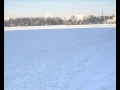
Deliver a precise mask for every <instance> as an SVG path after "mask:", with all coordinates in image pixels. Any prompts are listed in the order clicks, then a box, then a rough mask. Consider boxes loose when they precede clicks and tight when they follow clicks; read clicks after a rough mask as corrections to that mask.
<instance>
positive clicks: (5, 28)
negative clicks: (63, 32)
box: [4, 24, 116, 31]
mask: <svg viewBox="0 0 120 90" xmlns="http://www.w3.org/2000/svg"><path fill="white" fill-rule="evenodd" d="M103 27H104V28H110V27H111V28H112V27H113V28H115V27H116V24H91V25H50V26H26V27H25V26H21V27H4V31H11V30H12V31H13V30H33V29H37V30H40V29H44V30H45V29H74V28H103Z"/></svg>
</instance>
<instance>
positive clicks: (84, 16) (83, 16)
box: [73, 15, 92, 20]
mask: <svg viewBox="0 0 120 90" xmlns="http://www.w3.org/2000/svg"><path fill="white" fill-rule="evenodd" d="M73 16H74V17H76V20H85V19H87V18H90V17H91V16H92V15H73Z"/></svg>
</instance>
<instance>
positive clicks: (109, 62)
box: [4, 25, 116, 90]
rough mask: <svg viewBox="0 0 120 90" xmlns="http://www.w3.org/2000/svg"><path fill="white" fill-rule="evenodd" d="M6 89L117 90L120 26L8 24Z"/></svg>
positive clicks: (5, 65)
mask: <svg viewBox="0 0 120 90" xmlns="http://www.w3.org/2000/svg"><path fill="white" fill-rule="evenodd" d="M4 75H5V76H4V89H5V90H116V26H115V25H101V26H99V25H93V26H92V25H91V26H90V25H88V26H69V27H68V26H56V27H52V26H51V27H50V26H49V27H48V26H44V27H21V28H20V27H11V28H10V27H9V28H8V27H5V31H4Z"/></svg>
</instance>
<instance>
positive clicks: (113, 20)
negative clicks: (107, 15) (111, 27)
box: [106, 15, 116, 24]
mask: <svg viewBox="0 0 120 90" xmlns="http://www.w3.org/2000/svg"><path fill="white" fill-rule="evenodd" d="M106 23H108V24H112V23H116V15H113V17H112V19H107V21H106Z"/></svg>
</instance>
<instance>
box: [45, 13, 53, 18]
mask: <svg viewBox="0 0 120 90" xmlns="http://www.w3.org/2000/svg"><path fill="white" fill-rule="evenodd" d="M45 18H53V15H52V14H51V13H49V12H47V14H46V15H45Z"/></svg>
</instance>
